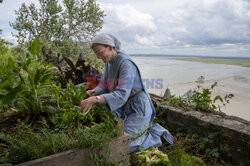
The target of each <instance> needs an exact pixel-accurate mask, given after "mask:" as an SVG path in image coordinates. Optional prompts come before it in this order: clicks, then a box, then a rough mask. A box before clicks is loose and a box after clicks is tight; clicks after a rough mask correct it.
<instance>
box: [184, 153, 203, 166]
mask: <svg viewBox="0 0 250 166" xmlns="http://www.w3.org/2000/svg"><path fill="white" fill-rule="evenodd" d="M202 163H203V161H202V160H201V159H200V158H198V157H196V156H190V155H188V154H183V155H182V156H181V165H182V166H200V165H201V164H202Z"/></svg>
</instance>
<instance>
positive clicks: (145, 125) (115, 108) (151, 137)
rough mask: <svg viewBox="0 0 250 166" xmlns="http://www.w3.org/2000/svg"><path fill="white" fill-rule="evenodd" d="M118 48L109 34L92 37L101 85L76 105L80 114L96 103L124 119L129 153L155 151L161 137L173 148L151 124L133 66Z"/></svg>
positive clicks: (148, 104) (166, 133)
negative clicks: (100, 67) (100, 66)
mask: <svg viewBox="0 0 250 166" xmlns="http://www.w3.org/2000/svg"><path fill="white" fill-rule="evenodd" d="M120 47H121V44H120V42H119V40H118V39H117V38H115V37H114V36H112V35H110V34H100V35H98V36H96V37H95V38H94V39H93V41H92V43H91V48H92V49H93V51H94V52H95V54H96V55H97V58H99V59H102V60H103V62H104V63H105V69H104V73H103V75H102V79H101V80H102V81H101V83H99V85H98V86H97V87H96V88H95V89H93V90H89V91H87V95H88V96H89V98H87V99H85V100H82V101H81V103H80V106H81V108H82V109H83V112H85V111H86V110H88V109H89V108H90V107H91V105H93V104H96V103H101V104H106V105H107V106H108V108H109V109H110V111H111V112H112V113H114V114H115V115H116V116H117V117H121V118H123V119H124V131H125V132H126V133H128V134H129V135H130V136H131V137H130V152H131V153H132V152H135V151H137V150H145V149H147V148H149V147H150V146H153V147H159V146H161V144H162V142H161V139H160V137H161V136H163V137H164V138H165V140H167V141H168V142H169V143H170V144H173V136H172V135H171V134H170V133H169V131H168V130H166V129H165V128H163V127H162V126H160V125H159V124H153V125H152V121H153V120H154V118H155V114H156V113H155V108H154V106H153V104H152V101H151V99H150V96H149V94H148V92H147V90H146V88H145V87H144V85H143V83H142V78H141V75H140V71H139V69H138V67H137V65H136V64H135V63H134V62H133V61H132V59H131V58H130V57H129V56H128V55H126V54H125V53H124V52H122V51H121V48H120Z"/></svg>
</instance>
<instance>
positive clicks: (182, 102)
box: [167, 95, 187, 107]
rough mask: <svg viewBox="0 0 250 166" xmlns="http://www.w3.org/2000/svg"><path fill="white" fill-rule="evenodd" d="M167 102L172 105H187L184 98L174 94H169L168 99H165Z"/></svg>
mask: <svg viewBox="0 0 250 166" xmlns="http://www.w3.org/2000/svg"><path fill="white" fill-rule="evenodd" d="M167 103H168V104H169V105H171V106H174V107H182V106H187V102H186V100H184V99H183V98H182V97H180V96H179V97H175V95H171V96H170V98H169V100H167Z"/></svg>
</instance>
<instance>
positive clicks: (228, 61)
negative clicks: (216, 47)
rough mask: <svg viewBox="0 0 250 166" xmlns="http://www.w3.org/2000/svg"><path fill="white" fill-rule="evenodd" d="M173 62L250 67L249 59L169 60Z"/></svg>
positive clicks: (189, 58)
mask: <svg viewBox="0 0 250 166" xmlns="http://www.w3.org/2000/svg"><path fill="white" fill-rule="evenodd" d="M171 59H175V60H183V61H192V62H202V63H214V64H225V65H236V66H242V67H250V59H236V58H234V59H230V58H212V57H211V58H210V57H209V58H191V57H188V58H171Z"/></svg>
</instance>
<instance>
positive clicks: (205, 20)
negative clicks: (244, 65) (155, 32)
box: [157, 0, 250, 45]
mask: <svg viewBox="0 0 250 166" xmlns="http://www.w3.org/2000/svg"><path fill="white" fill-rule="evenodd" d="M249 11H250V3H249V2H247V1H239V0H237V1H236V0H210V1H200V0H193V1H189V3H187V4H183V5H182V6H178V7H176V9H175V10H173V11H172V12H169V13H166V14H165V15H164V17H161V18H159V19H158V20H157V21H158V23H157V27H160V26H161V27H164V29H161V30H162V32H163V33H165V35H166V36H169V37H171V38H173V39H175V40H179V41H180V42H179V43H182V44H183V45H185V44H190V45H213V44H216V45H217V44H224V43H240V44H241V43H250V12H249ZM165 42H166V43H168V44H169V41H167V40H165Z"/></svg>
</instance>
